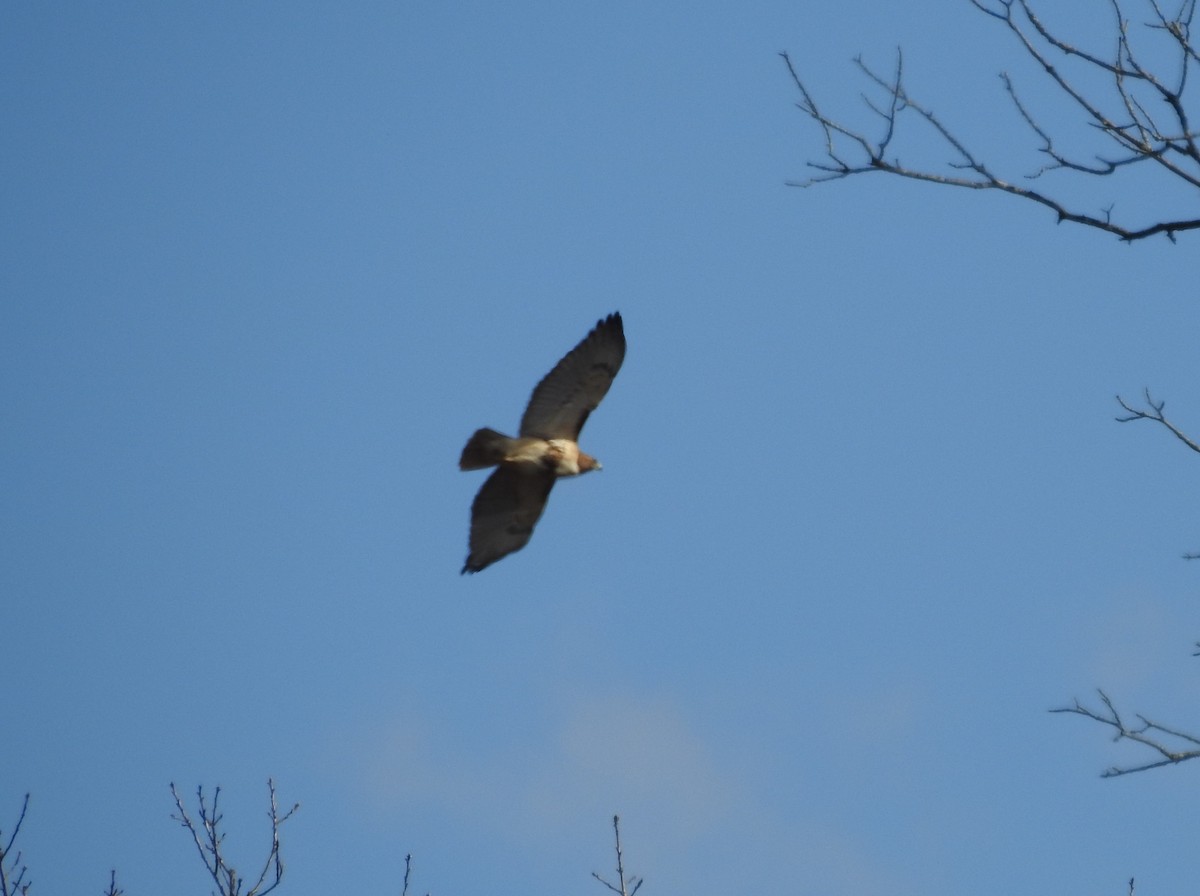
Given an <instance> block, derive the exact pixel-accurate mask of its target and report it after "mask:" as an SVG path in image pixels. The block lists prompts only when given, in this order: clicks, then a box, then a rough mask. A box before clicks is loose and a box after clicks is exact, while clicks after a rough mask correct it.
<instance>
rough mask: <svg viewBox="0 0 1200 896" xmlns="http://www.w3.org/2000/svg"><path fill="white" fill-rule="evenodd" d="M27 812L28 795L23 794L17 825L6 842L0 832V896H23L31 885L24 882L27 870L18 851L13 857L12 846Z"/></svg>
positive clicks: (2, 833)
mask: <svg viewBox="0 0 1200 896" xmlns="http://www.w3.org/2000/svg"><path fill="white" fill-rule="evenodd" d="M28 811H29V794H25V799H24V800H23V801H22V802H21V814H20V815H18V816H17V823H16V824H15V825H13V829H12V833H11V834H9V835H8V840H5V839H4V832H3V831H0V896H18V894H19V896H25V894H26V893H28V892H29V887H30V884H31V883H32V881H29V880H26V877H25V875H26V873H27V872H28V870H29V869H28V868H27V867H26V866H25V865H24V863H22V861H21V853H20V852H19V851H18V852H17V854H16V855H13V845H14V844H15V843H16V842H17V835H18V834H19V833H21V824H22V823H23V822H24V821H25V813H26V812H28Z"/></svg>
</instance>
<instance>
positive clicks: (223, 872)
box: [171, 778, 300, 896]
mask: <svg viewBox="0 0 1200 896" xmlns="http://www.w3.org/2000/svg"><path fill="white" fill-rule="evenodd" d="M267 790H268V792H269V793H270V809H269V811H268V815H269V817H270V819H271V848H270V850H269V851H268V852H267V859H266V862H265V863H264V864H263V869H262V872H261V873H260V874H259V875H258V879H257V880H256V881H255V882H254V883H253V885H251V887H250V889H248V890H246V892H245V894H244V896H265V894H267V893H270V892H271V891H272V890H274V889H275V888H276V887H277V886H279V883H280V881H281V880H283V858H282V856H281V855H280V851H279V828H280V827H281V826H282V825H283V823H284V822H285V821H287V820H288V819H289V818H291V817H292V815H294V814H295V812H296V810H298V809H299V808H300V804H299V803H296V804H295V805H293V806H292V808H291V809H289V810H288V811H287V812H286V813H284V814H283V815H280V814H279V807H278V804H277V803H276V800H275V782H274V781H273V780H271V779H270V778H268V779H267ZM171 796H173V797H174V798H175V809H176V813H177V814H173V815H172V816H171V818H173V819H174V820H176V821H178V822H179V823H180V824H181V825H182V826H183V827H185V828H187V830H188V833H190V834H191V835H192V842H194V843H195V844H196V850H197V851H198V852H199V853H200V859H201V860H202V861H203V862H204V867H205V868H206V869H207V870H208V873H209V875H210V876H211V877H212V879H213V880H214V881H215V882H216V884H217V893H218V894H219V896H242V888H243V887H244V886H245V884H246V879H245V878H243V877H241V876H240V875H239V874H238V873H237V870H236V869H235V868H234V866H233V865H231V864H229V863H228V862H227V861H226V859H225V856H224V855H223V854H222V852H221V847H222V844H223V843H224V841H225V834H224V833H222V831H221V818H222V816H221V813H220V810H219V809H218V803H219V801H220V798H221V788H220V787H217V788H215V789H214V790H213V795H212V802H211V804H209V802H208V801H207V800H206V799H205V796H204V788H203V787H197V788H196V801H197V802H198V803H199V806H200V809H199V819H200V820H199V824H197V823H196V822H194V821H193V820H192V818H191V816H189V815H188V813H187V810H186V809H185V808H184V807H183V799H182V797H180V795H179V792H178V791H177V790H176V789H175V785H174V784H172V785H171ZM268 876H269V877H270V880H269V881H268Z"/></svg>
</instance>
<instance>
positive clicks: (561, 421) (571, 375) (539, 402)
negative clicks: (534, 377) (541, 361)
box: [521, 313, 625, 441]
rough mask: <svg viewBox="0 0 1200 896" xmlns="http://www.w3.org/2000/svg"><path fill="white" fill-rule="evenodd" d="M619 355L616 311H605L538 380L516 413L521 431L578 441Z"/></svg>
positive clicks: (622, 347)
mask: <svg viewBox="0 0 1200 896" xmlns="http://www.w3.org/2000/svg"><path fill="white" fill-rule="evenodd" d="M624 360H625V330H624V328H623V327H622V324H621V315H620V314H619V313H617V314H610V315H609V316H608V317H606V318H604V320H601V321H598V322H597V323H596V326H595V327H594V328H593V329H592V331H591V332H590V333H588V334H587V336H585V337H584V339H583V341H582V342H580V343H579V345H577V346H575V348H573V349H571V350H570V351H569V352H567V354H566V356H565V357H564V358H563V359H562V360H561V361H559V362H558V363H557V364H556V365H554V369H553V370H551V371H550V372H549V373H548V374H546V375H545V377H543V378H542V381H541V382H540V383H538V384H537V388H536V389H534V390H533V395H532V396H531V397H530V399H529V405H528V407H526V408H525V415H524V416H523V417H522V418H521V435H522V436H536V437H538V438H540V439H571V440H572V441H577V440H578V439H579V431H580V430H581V429H583V424H584V423H585V422H586V421H587V418H588V414H590V413H591V412H592V411H594V410H595V409H596V406H597V405H598V404H600V400H601V399H602V398H604V396H605V395H606V394H607V393H608V387H609V386H611V385H612V381H613V377H615V376H616V375H617V371H618V370H620V369H621V362H622V361H624Z"/></svg>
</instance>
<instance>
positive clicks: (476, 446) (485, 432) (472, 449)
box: [458, 429, 513, 470]
mask: <svg viewBox="0 0 1200 896" xmlns="http://www.w3.org/2000/svg"><path fill="white" fill-rule="evenodd" d="M512 443H513V440H512V439H510V438H509V437H508V436H506V435H504V434H503V433H499V432H496V430H494V429H477V430H475V435H473V436H471V438H469V439H468V440H467V446H466V447H465V448H463V452H462V457H460V458H459V460H458V468H459V469H460V470H482V469H483V468H484V467H494V466H496V464H498V463H500V461H502V460H504V455H505V454H507V453H508V450H509V448H510V446H511V445H512Z"/></svg>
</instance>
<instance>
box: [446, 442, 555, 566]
mask: <svg viewBox="0 0 1200 896" xmlns="http://www.w3.org/2000/svg"><path fill="white" fill-rule="evenodd" d="M553 487H554V473H553V471H551V470H549V469H547V468H545V467H542V466H539V465H537V464H508V465H501V466H499V467H497V468H496V470H495V471H494V472H493V473H492V475H491V476H489V477H488V478H487V481H486V482H485V483H484V484H483V488H481V489H480V490H479V494H477V495H476V496H475V500H474V501H473V502H472V503H471V544H470V553H469V554H468V555H467V562H466V564H464V565H463V568H462V571H463V572H479V571H480V570H481V569H483V568H485V567H486V566H488V565H489V564H491V563H495V562H496V561H497V560H499V559H500V558H501V557H504V556H506V555H507V554H511V553H512V552H513V551H519V550H520V549H521V548H523V547H525V545H526V544H527V543H528V542H529V538H530V536H531V535H533V527H534V525H536V524H537V521H538V518H539V517H541V515H542V511H543V510H545V509H546V499H547V498H549V497H550V489H551V488H553Z"/></svg>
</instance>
